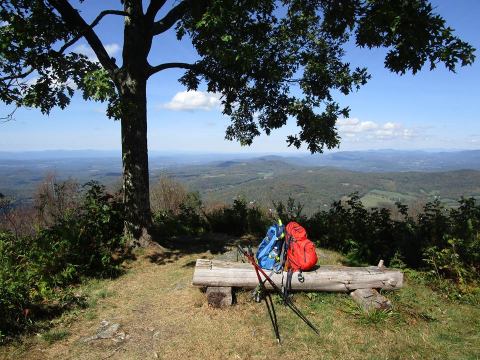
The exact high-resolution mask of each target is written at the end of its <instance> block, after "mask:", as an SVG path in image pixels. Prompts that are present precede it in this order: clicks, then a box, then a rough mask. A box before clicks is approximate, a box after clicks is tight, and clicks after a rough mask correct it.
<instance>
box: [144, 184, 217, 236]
mask: <svg viewBox="0 0 480 360" xmlns="http://www.w3.org/2000/svg"><path fill="white" fill-rule="evenodd" d="M153 223H154V224H155V226H156V228H157V231H158V232H159V233H160V235H161V236H164V237H169V236H176V235H200V234H202V233H204V232H206V231H207V230H208V224H207V223H206V220H205V219H204V216H203V214H202V201H201V199H200V195H199V194H198V193H196V192H190V193H187V194H186V195H185V197H184V198H183V199H182V201H181V202H180V203H179V204H178V209H175V210H173V209H164V210H160V211H158V212H156V213H154V214H153Z"/></svg>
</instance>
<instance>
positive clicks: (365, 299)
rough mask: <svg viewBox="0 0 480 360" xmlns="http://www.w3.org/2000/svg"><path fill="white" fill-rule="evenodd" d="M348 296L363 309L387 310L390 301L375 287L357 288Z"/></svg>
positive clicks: (390, 304)
mask: <svg viewBox="0 0 480 360" xmlns="http://www.w3.org/2000/svg"><path fill="white" fill-rule="evenodd" d="M350 296H351V297H352V298H353V300H355V302H356V303H357V304H358V305H360V307H361V308H362V309H363V310H365V311H372V310H389V309H391V308H392V303H391V302H390V300H388V299H387V298H386V297H385V296H383V295H380V294H379V292H378V291H377V290H375V289H357V290H355V291H352V292H351V293H350Z"/></svg>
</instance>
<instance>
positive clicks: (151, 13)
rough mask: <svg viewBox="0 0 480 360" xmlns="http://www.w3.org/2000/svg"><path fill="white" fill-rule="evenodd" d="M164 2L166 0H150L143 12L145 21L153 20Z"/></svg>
mask: <svg viewBox="0 0 480 360" xmlns="http://www.w3.org/2000/svg"><path fill="white" fill-rule="evenodd" d="M166 2H167V0H151V1H150V5H148V9H147V12H146V13H145V17H146V18H147V21H151V22H153V21H154V20H155V16H156V15H157V13H158V11H159V10H160V9H161V8H162V7H163V5H165V3H166Z"/></svg>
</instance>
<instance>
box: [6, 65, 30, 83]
mask: <svg viewBox="0 0 480 360" xmlns="http://www.w3.org/2000/svg"><path fill="white" fill-rule="evenodd" d="M33 70H34V69H33V68H30V69H28V70H27V71H25V72H23V73H20V74H15V75H9V76H5V77H2V78H0V81H5V80H13V79H24V78H26V77H27V76H28V75H30V74H31V73H32V72H33Z"/></svg>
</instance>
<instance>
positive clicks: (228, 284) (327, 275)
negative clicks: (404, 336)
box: [193, 259, 403, 310]
mask: <svg viewBox="0 0 480 360" xmlns="http://www.w3.org/2000/svg"><path fill="white" fill-rule="evenodd" d="M268 273H270V272H269V271H267V274H268ZM282 275H283V276H284V277H285V278H286V275H285V274H281V273H280V274H276V273H273V274H272V275H271V279H272V280H273V281H274V282H275V284H276V285H277V286H279V287H281V286H282ZM303 276H304V279H305V280H304V281H303V282H300V281H299V280H298V278H297V276H295V275H294V276H293V278H292V290H293V291H331V292H346V293H351V294H352V297H353V298H354V299H355V300H356V301H357V302H359V304H360V305H361V306H362V307H363V308H364V309H366V310H369V309H371V308H388V307H389V306H390V302H389V301H388V300H387V299H386V298H384V297H383V296H381V295H380V294H379V293H378V292H377V291H376V290H375V289H384V290H397V289H400V288H401V287H402V286H403V273H402V272H401V271H399V270H395V269H387V268H385V267H384V266H383V261H381V262H380V263H379V265H378V266H368V267H346V266H331V265H328V266H327V265H325V266H320V267H318V268H317V269H315V270H313V271H308V272H303ZM257 284H258V279H257V275H256V273H255V270H254V268H253V266H252V265H250V264H248V263H239V262H228V261H220V260H206V259H198V260H197V262H196V265H195V271H194V273H193V285H194V286H199V287H206V288H207V298H208V301H209V304H211V305H212V306H215V307H221V306H226V305H230V304H231V303H232V295H231V294H232V288H234V287H235V288H244V289H254V288H255V287H256V286H257ZM266 287H267V288H268V287H269V284H268V283H267V284H266ZM357 290H358V291H357Z"/></svg>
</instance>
